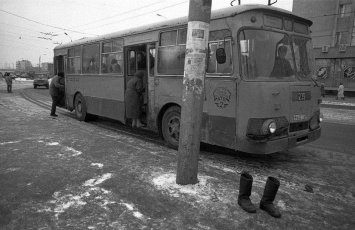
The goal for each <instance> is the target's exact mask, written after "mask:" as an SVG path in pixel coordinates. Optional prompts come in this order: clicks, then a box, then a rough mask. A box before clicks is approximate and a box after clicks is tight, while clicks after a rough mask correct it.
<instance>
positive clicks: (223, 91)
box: [213, 87, 231, 108]
mask: <svg viewBox="0 0 355 230" xmlns="http://www.w3.org/2000/svg"><path fill="white" fill-rule="evenodd" d="M230 97H231V92H229V90H228V89H227V88H226V87H217V88H216V89H215V90H214V92H213V99H214V103H215V104H216V105H217V107H219V108H225V107H227V106H228V105H229V101H230Z"/></svg>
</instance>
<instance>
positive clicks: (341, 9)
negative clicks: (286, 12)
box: [293, 0, 355, 92]
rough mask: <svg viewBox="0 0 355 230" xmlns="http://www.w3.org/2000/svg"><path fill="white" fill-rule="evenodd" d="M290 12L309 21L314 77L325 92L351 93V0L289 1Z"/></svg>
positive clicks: (354, 0) (354, 27)
mask: <svg viewBox="0 0 355 230" xmlns="http://www.w3.org/2000/svg"><path fill="white" fill-rule="evenodd" d="M293 12H294V13H296V14H299V15H300V16H303V17H306V18H308V19H310V20H311V21H313V25H312V27H311V31H312V38H313V45H314V52H315V59H316V66H317V75H318V78H319V79H320V81H322V82H324V83H325V86H326V89H328V90H336V89H337V88H338V86H339V84H340V83H343V84H344V86H345V90H346V91H354V92H355V14H354V12H355V0H293Z"/></svg>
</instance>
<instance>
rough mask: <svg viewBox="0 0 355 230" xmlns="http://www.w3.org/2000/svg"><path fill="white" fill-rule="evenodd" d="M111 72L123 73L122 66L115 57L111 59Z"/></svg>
mask: <svg viewBox="0 0 355 230" xmlns="http://www.w3.org/2000/svg"><path fill="white" fill-rule="evenodd" d="M110 71H111V73H121V71H122V70H121V66H120V65H119V64H118V63H117V60H116V59H115V58H114V59H112V60H111V67H110Z"/></svg>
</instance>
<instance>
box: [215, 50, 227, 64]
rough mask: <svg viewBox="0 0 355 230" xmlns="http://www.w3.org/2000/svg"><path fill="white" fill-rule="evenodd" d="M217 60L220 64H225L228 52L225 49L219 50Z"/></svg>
mask: <svg viewBox="0 0 355 230" xmlns="http://www.w3.org/2000/svg"><path fill="white" fill-rule="evenodd" d="M216 59H217V63H218V64H223V63H225V62H226V59H227V58H226V51H225V50H224V48H218V49H217V50H216Z"/></svg>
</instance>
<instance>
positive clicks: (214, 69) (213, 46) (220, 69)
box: [207, 29, 232, 74]
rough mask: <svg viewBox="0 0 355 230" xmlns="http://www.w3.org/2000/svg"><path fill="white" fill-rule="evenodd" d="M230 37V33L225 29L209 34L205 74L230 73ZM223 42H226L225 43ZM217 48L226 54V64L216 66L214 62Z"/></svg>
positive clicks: (215, 61)
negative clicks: (222, 49)
mask: <svg viewBox="0 0 355 230" xmlns="http://www.w3.org/2000/svg"><path fill="white" fill-rule="evenodd" d="M231 35H232V33H231V31H230V30H227V29H225V30H216V31H211V32H210V34H209V42H208V52H209V56H208V64H207V73H219V74H221V73H231V72H232V45H231V40H230V37H231ZM228 37H229V38H228ZM226 38H228V39H226ZM225 39H226V40H225ZM224 40H225V41H226V42H225V43H224ZM218 48H224V51H225V54H226V62H224V63H223V64H218V63H217V60H216V50H217V49H218Z"/></svg>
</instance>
